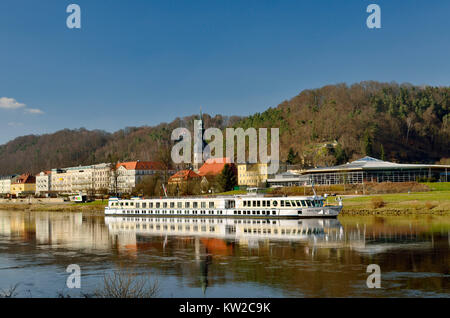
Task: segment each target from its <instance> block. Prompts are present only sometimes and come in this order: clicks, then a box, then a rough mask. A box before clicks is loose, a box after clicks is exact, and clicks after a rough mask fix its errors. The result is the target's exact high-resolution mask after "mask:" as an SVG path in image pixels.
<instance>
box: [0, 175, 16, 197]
mask: <svg viewBox="0 0 450 318" xmlns="http://www.w3.org/2000/svg"><path fill="white" fill-rule="evenodd" d="M16 177H17V175H10V176H4V177H0V195H6V194H10V193H11V182H12V180H13V179H14V178H16Z"/></svg>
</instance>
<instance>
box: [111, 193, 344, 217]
mask: <svg viewBox="0 0 450 318" xmlns="http://www.w3.org/2000/svg"><path fill="white" fill-rule="evenodd" d="M325 199H326V197H322V196H310V197H308V196H293V197H264V196H252V195H243V196H222V197H183V198H180V197H178V198H168V197H166V198H160V199H141V198H132V199H129V200H124V199H118V198H110V199H109V203H108V206H107V207H106V208H105V214H106V215H157V216H215V217H247V218H249V217H252V218H253V217H256V218H261V217H271V218H302V217H305V218H311V217H320V218H323V217H337V215H338V214H339V213H340V212H341V210H342V200H341V199H338V204H336V205H329V204H326V202H325Z"/></svg>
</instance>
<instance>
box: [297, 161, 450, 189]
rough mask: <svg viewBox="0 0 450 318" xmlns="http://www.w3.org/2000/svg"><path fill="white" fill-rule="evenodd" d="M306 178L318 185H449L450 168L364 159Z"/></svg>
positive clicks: (307, 173) (317, 170)
mask: <svg viewBox="0 0 450 318" xmlns="http://www.w3.org/2000/svg"><path fill="white" fill-rule="evenodd" d="M302 176H303V177H307V178H308V179H309V180H312V181H314V183H315V184H324V185H328V184H343V183H346V184H358V183H359V184H360V183H366V182H387V181H389V182H407V181H417V180H419V179H428V180H433V181H442V182H447V181H450V165H431V164H400V163H394V162H388V161H383V160H379V159H375V158H372V157H364V158H361V159H358V160H356V161H352V162H350V163H347V164H343V165H339V166H333V167H322V168H314V169H309V170H306V171H304V172H303V173H302Z"/></svg>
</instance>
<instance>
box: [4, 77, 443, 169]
mask: <svg viewBox="0 0 450 318" xmlns="http://www.w3.org/2000/svg"><path fill="white" fill-rule="evenodd" d="M449 96H450V88H449V87H428V86H427V87H417V86H412V85H407V84H403V85H398V84H395V83H389V84H388V83H377V82H362V83H359V84H354V85H351V86H347V85H345V84H338V85H329V86H325V87H322V88H319V89H314V90H305V91H302V92H301V93H300V94H299V95H298V96H295V97H294V98H292V99H290V100H286V101H284V102H282V103H281V104H280V105H278V106H277V107H276V108H269V109H268V110H266V111H265V112H262V113H257V114H254V115H252V116H249V117H246V118H241V117H237V116H233V117H225V116H221V115H217V116H215V117H210V116H209V115H206V114H205V115H204V116H203V119H204V122H205V127H206V128H208V127H217V128H221V129H223V128H225V127H243V128H248V127H255V128H259V127H267V128H270V127H279V128H280V140H281V145H280V148H281V149H280V151H281V158H282V159H283V160H286V159H288V160H289V161H290V162H291V163H300V164H303V165H307V166H317V165H332V164H339V163H343V162H346V161H348V160H351V159H355V158H358V157H361V156H363V155H371V156H375V157H378V158H382V159H386V160H393V161H400V162H437V161H439V160H442V159H443V158H449V157H450V115H449V108H450V101H449ZM195 117H196V116H195V115H193V116H190V117H185V118H177V119H175V120H174V121H172V122H171V123H163V124H159V125H157V126H153V127H148V126H144V127H129V128H125V129H122V130H119V131H117V132H115V133H107V132H104V131H98V130H94V131H88V130H85V129H79V130H68V129H66V130H62V131H58V132H56V133H54V134H46V135H41V136H33V135H31V136H23V137H18V138H16V139H14V140H12V141H10V142H8V143H7V144H5V145H2V146H0V175H5V174H10V173H20V172H25V171H29V172H32V173H37V172H39V171H42V170H47V169H51V168H55V167H67V166H74V165H84V164H92V163H98V162H112V161H115V160H121V161H123V160H137V159H140V160H157V159H158V158H159V157H160V155H161V153H162V152H165V153H166V154H167V149H168V148H170V142H169V140H170V134H171V132H172V130H173V129H175V128H177V127H186V128H189V129H190V130H192V127H193V120H194V118H195Z"/></svg>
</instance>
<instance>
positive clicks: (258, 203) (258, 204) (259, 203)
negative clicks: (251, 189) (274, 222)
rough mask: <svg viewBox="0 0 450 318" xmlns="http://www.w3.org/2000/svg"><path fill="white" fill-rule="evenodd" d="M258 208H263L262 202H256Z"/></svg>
mask: <svg viewBox="0 0 450 318" xmlns="http://www.w3.org/2000/svg"><path fill="white" fill-rule="evenodd" d="M256 206H257V207H258V208H259V207H260V206H261V201H259V200H258V201H256Z"/></svg>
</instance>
